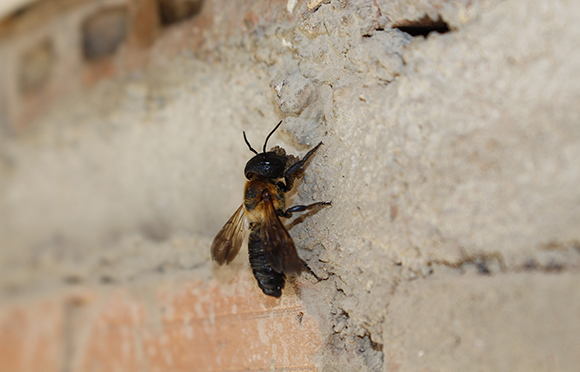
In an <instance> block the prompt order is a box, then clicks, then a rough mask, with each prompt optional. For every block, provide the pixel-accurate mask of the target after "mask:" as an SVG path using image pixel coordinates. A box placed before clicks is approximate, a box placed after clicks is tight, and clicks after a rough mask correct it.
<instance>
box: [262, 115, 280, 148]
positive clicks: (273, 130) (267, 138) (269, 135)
mask: <svg viewBox="0 0 580 372" xmlns="http://www.w3.org/2000/svg"><path fill="white" fill-rule="evenodd" d="M280 124H282V120H280V122H279V123H278V125H276V127H275V128H274V129H272V131H271V132H270V134H268V137H266V140H265V141H264V151H263V152H266V144H267V143H268V140H269V139H270V137H271V136H272V134H274V132H275V131H276V129H278V127H279V126H280Z"/></svg>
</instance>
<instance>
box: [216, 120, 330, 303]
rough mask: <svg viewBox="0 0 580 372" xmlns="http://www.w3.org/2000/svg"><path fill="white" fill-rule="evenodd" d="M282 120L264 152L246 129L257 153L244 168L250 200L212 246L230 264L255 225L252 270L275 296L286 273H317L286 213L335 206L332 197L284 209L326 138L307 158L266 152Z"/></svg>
mask: <svg viewBox="0 0 580 372" xmlns="http://www.w3.org/2000/svg"><path fill="white" fill-rule="evenodd" d="M280 124H282V122H281V121H280V122H279V123H278V125H276V127H275V128H274V129H273V130H272V131H271V132H270V134H268V136H267V137H266V141H264V148H263V151H262V153H258V152H257V151H256V150H254V149H253V148H252V146H251V145H250V143H249V142H248V139H247V138H246V133H245V132H244V141H245V142H246V145H248V147H249V149H250V151H252V152H253V153H254V154H256V156H254V157H253V158H251V159H250V160H249V161H248V162H247V163H246V168H245V169H244V174H245V176H246V178H247V179H248V182H246V186H245V188H244V203H243V204H242V205H241V206H240V207H239V208H238V210H237V211H236V212H235V213H234V215H233V216H232V217H231V218H230V219H229V220H228V222H226V224H225V225H224V227H222V229H221V230H220V232H219V233H218V234H217V236H216V237H215V239H214V240H213V243H212V245H211V256H212V258H213V259H214V260H215V261H216V262H217V263H218V264H219V265H223V264H224V263H225V264H229V263H230V262H232V260H233V259H234V258H235V257H236V255H237V254H238V252H239V251H240V247H241V246H242V242H243V240H244V235H245V231H246V229H247V228H249V230H250V237H249V240H248V252H249V255H250V265H251V266H252V271H253V272H254V276H255V277H256V280H257V281H258V285H259V286H260V288H261V289H262V291H263V292H264V294H266V295H268V296H273V297H280V296H281V295H282V288H284V283H285V279H286V275H290V274H299V273H300V272H301V271H302V269H306V270H307V271H309V272H310V273H311V274H313V275H314V273H313V272H312V271H311V270H310V269H309V268H308V266H307V265H306V263H305V262H304V261H303V260H302V259H300V257H298V253H297V252H296V247H295V246H294V241H293V240H292V238H291V237H290V234H288V231H287V230H286V228H285V227H284V225H283V224H282V221H280V217H284V218H290V217H292V213H294V212H303V211H306V210H309V209H313V208H316V207H320V206H324V205H330V202H318V203H313V204H310V205H295V206H293V207H290V208H288V209H286V210H284V209H285V208H286V196H285V194H286V193H287V192H288V191H290V190H292V186H293V185H294V180H295V179H297V178H299V177H302V175H303V173H304V168H305V166H306V162H307V161H308V159H309V158H310V157H311V156H312V155H314V153H315V152H316V150H318V148H319V147H320V146H321V145H322V142H320V143H319V144H318V145H316V146H315V147H314V148H312V149H311V150H310V151H308V152H307V153H306V155H305V156H304V159H302V160H300V159H299V158H298V157H294V156H292V155H286V151H285V150H284V149H283V148H281V147H278V146H276V147H273V148H272V149H271V150H270V151H268V152H266V144H267V143H268V139H269V138H270V136H272V134H273V133H274V132H275V131H276V129H278V127H279V126H280ZM282 179H283V180H284V182H282ZM314 276H316V275H314Z"/></svg>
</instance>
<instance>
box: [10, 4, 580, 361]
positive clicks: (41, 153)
mask: <svg viewBox="0 0 580 372" xmlns="http://www.w3.org/2000/svg"><path fill="white" fill-rule="evenodd" d="M313 3H314V2H308V3H307V2H298V4H297V5H296V6H295V8H293V9H292V11H293V15H294V16H293V17H291V18H289V19H285V20H284V21H280V22H274V23H272V22H270V23H267V24H264V25H260V24H258V26H256V27H255V29H253V30H251V32H247V33H242V34H239V35H237V36H234V37H230V38H229V39H228V40H227V41H222V42H220V43H216V44H212V45H208V46H206V49H205V50H204V53H203V54H202V55H196V54H194V53H185V52H184V53H181V54H179V55H177V56H176V57H175V58H173V59H172V60H170V61H165V62H159V63H158V64H157V65H155V66H154V67H152V68H151V69H149V70H148V71H147V72H146V73H144V74H142V75H138V76H132V77H127V78H124V79H116V80H114V81H108V82H104V83H101V84H99V85H98V86H97V87H96V88H95V89H93V90H92V91H90V92H85V93H83V94H79V95H76V96H75V97H69V98H67V100H66V102H61V103H59V104H57V105H56V106H55V107H53V108H52V109H51V111H50V112H49V113H47V114H46V115H44V116H43V117H42V118H40V119H39V120H38V121H37V123H36V124H35V129H34V130H33V131H31V132H30V133H29V134H27V135H26V136H23V137H20V138H18V139H2V140H1V147H0V176H1V177H0V236H1V237H2V239H1V240H2V246H1V248H0V293H1V297H2V299H3V300H5V301H16V300H17V298H18V297H19V296H24V295H26V296H29V295H33V294H34V293H36V292H37V291H45V292H46V291H49V292H50V291H51V290H55V289H56V288H59V287H62V286H66V285H68V284H67V283H79V282H80V283H87V284H90V285H95V286H99V285H101V283H104V282H106V283H114V284H116V285H123V284H125V283H132V282H135V281H139V280H141V279H142V278H151V277H157V276H159V277H164V276H168V275H176V274H179V275H184V274H187V275H189V276H190V277H191V278H198V279H199V280H209V277H210V276H212V275H214V276H218V277H219V275H236V274H235V273H236V270H238V271H243V270H248V268H247V263H246V261H247V259H246V257H245V254H244V253H242V254H240V257H239V258H238V259H236V261H235V262H234V265H233V268H231V269H230V268H228V269H226V270H233V271H228V272H227V274H224V273H221V274H220V270H219V269H216V268H214V267H212V264H211V262H210V259H209V252H208V251H209V244H210V242H211V239H212V238H213V236H214V235H215V233H216V232H217V231H218V230H219V229H220V227H221V226H222V224H223V223H224V222H225V221H226V220H227V219H228V218H229V216H230V215H231V214H232V213H233V212H234V211H235V210H236V209H237V207H238V206H239V204H240V203H241V200H242V188H243V184H244V178H243V174H242V169H243V166H244V164H245V162H246V161H247V160H248V159H249V157H250V156H251V155H252V154H251V153H250V152H249V151H248V149H247V148H246V146H245V144H244V142H243V140H242V137H241V132H242V130H245V131H246V133H247V135H248V138H249V140H250V142H251V143H252V144H253V145H254V147H259V146H260V144H261V142H262V141H263V139H264V137H265V135H266V134H267V133H268V132H269V130H270V129H271V128H272V127H273V126H274V125H275V124H276V123H277V121H278V120H280V119H283V120H284V124H283V126H282V131H281V132H280V133H278V134H276V135H275V136H274V137H273V138H272V139H271V140H270V144H271V145H274V144H279V145H281V146H283V147H285V148H286V149H287V150H288V151H289V152H290V153H292V154H297V155H303V154H304V153H305V152H306V151H307V150H308V149H309V148H310V147H312V146H313V145H314V144H316V143H318V142H319V141H323V142H324V146H323V147H322V148H321V151H319V152H318V153H317V155H316V156H315V157H314V159H313V161H312V162H311V163H310V164H309V167H308V169H307V171H306V173H305V177H304V180H303V182H302V183H301V184H300V185H299V187H298V192H297V193H296V195H295V197H294V202H295V203H300V204H307V203H311V202H313V201H326V200H331V201H332V207H330V208H324V209H322V210H319V211H316V212H314V213H309V216H308V218H305V219H303V220H302V219H298V220H297V221H296V222H290V223H289V226H290V227H291V230H290V231H291V234H292V236H293V238H294V240H295V241H296V243H297V247H298V250H299V253H300V255H301V256H302V257H303V258H304V259H305V260H306V261H307V262H308V264H309V265H310V267H311V268H312V269H313V270H314V271H315V272H316V273H318V274H319V276H321V277H322V278H323V280H322V281H321V282H319V283H313V285H309V286H305V287H304V288H303V289H301V290H300V291H298V292H297V294H293V295H298V296H300V297H301V300H302V301H304V304H305V305H304V306H305V307H306V309H307V310H308V311H309V314H311V315H313V316H314V317H315V318H316V319H317V321H318V322H319V324H320V329H321V332H322V335H323V337H324V343H323V345H322V347H321V348H320V352H319V355H318V357H317V358H318V359H317V365H318V366H319V368H320V370H321V371H353V370H361V371H418V370H422V371H438V370H445V371H465V370H474V371H554V370H558V371H576V370H577V368H578V365H580V354H578V353H577V352H576V350H575V346H574V345H578V344H580V329H578V324H579V320H580V319H579V317H580V296H579V290H578V283H579V279H580V278H579V275H580V272H579V267H580V228H579V226H580V188H579V187H578V185H580V106H579V105H578V102H580V83H579V82H580V48H578V46H579V45H580V25H579V24H578V22H577V20H578V19H579V18H580V6H578V5H576V4H574V3H573V2H569V1H564V0H556V1H547V0H530V1H526V2H522V1H517V0H505V1H499V0H495V1H494V0H489V1H484V0H480V1H467V0H465V1H460V0H456V1H454V0H448V1H444V0H439V1H432V2H424V1H413V0H398V1H382V0H375V1H364V0H353V1H338V0H333V1H330V2H327V1H325V2H317V3H318V5H317V6H314V5H313ZM292 4H295V2H292ZM315 5H316V4H315ZM308 8H312V9H313V10H308ZM425 17H427V18H429V19H432V20H436V19H440V20H442V21H444V22H445V23H446V24H447V25H449V28H450V32H447V33H444V34H439V33H431V34H429V35H428V36H427V37H423V36H418V37H412V36H411V35H409V34H407V33H404V32H402V31H400V30H399V29H397V28H393V27H392V26H393V25H397V24H405V22H407V23H408V22H411V23H412V22H415V21H417V20H421V19H424V18H425ZM300 222H301V223H300ZM212 273H213V274H212Z"/></svg>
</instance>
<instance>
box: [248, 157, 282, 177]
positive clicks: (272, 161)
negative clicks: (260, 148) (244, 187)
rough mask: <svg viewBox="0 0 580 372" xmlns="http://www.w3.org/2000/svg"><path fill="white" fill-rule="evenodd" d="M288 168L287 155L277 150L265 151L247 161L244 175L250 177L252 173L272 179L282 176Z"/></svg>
mask: <svg viewBox="0 0 580 372" xmlns="http://www.w3.org/2000/svg"><path fill="white" fill-rule="evenodd" d="M285 168H286V157H285V156H280V155H278V154H276V153H275V152H272V151H269V152H263V153H261V154H257V155H256V156H254V157H253V158H251V159H250V160H249V161H248V162H247V163H246V168H244V175H245V176H246V178H247V179H250V177H251V176H252V175H258V176H262V177H266V178H270V179H278V178H281V177H282V175H283V174H284V169H285Z"/></svg>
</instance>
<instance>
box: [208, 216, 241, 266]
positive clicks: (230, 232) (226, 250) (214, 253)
mask: <svg viewBox="0 0 580 372" xmlns="http://www.w3.org/2000/svg"><path fill="white" fill-rule="evenodd" d="M246 226H247V219H246V214H245V211H244V206H243V205H241V206H240V207H239V208H238V210H237V211H236V212H235V213H234V214H233V216H232V217H230V219H229V220H228V222H226V224H225V225H224V227H222V229H221V230H220V232H218V234H217V235H216V237H215V238H214V240H213V243H211V257H212V258H213V260H214V261H216V262H217V263H218V264H220V265H223V264H224V263H225V264H229V263H230V262H232V261H233V259H234V258H235V257H236V256H237V255H238V252H239V251H240V248H241V247H242V243H243V241H244V235H245V231H246Z"/></svg>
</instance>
